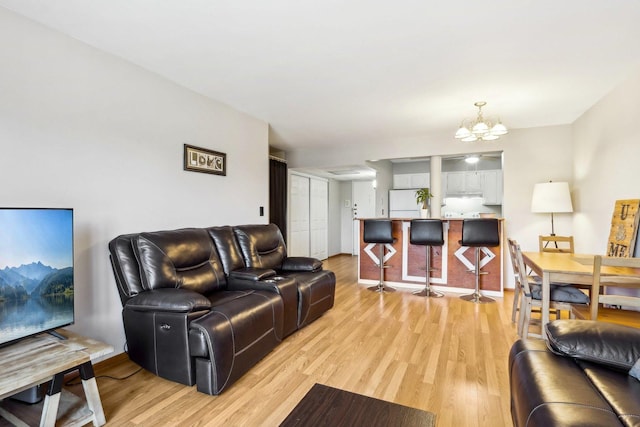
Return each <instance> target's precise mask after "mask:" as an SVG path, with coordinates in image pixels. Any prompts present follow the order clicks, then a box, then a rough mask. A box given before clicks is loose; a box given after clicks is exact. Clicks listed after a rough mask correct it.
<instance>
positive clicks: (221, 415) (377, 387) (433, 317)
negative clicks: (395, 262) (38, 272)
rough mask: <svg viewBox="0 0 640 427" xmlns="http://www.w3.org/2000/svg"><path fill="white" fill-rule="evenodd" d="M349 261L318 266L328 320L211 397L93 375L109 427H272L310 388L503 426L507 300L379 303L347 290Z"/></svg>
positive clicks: (352, 265) (442, 424)
mask: <svg viewBox="0 0 640 427" xmlns="http://www.w3.org/2000/svg"><path fill="white" fill-rule="evenodd" d="M356 261H357V258H355V257H351V256H346V255H341V256H337V257H332V258H330V259H329V260H327V261H325V268H328V269H331V270H333V271H335V273H336V275H337V277H338V281H337V289H336V303H335V306H334V308H333V309H332V310H330V311H329V312H327V313H325V315H324V316H323V317H322V318H320V319H319V320H317V321H315V322H314V323H313V324H311V325H309V326H307V327H306V328H304V329H302V330H300V331H298V332H297V333H295V334H294V335H292V336H290V337H288V338H287V339H286V340H285V341H284V342H283V343H282V344H281V345H280V346H278V347H277V348H276V349H275V350H274V351H273V352H272V353H270V354H269V355H268V356H267V357H266V358H265V359H263V360H262V361H261V362H260V363H259V364H258V365H256V366H255V367H254V368H253V369H251V371H249V373H247V374H246V375H244V377H242V378H241V379H240V380H239V381H238V382H236V383H235V384H234V385H232V386H231V388H230V389H228V390H227V391H225V392H224V393H223V394H222V395H220V396H209V395H205V394H203V393H198V392H197V391H196V389H195V386H194V387H186V386H183V385H180V384H176V383H173V382H170V381H167V380H164V379H161V378H158V377H156V376H154V375H152V374H150V373H148V372H146V371H141V372H139V373H137V374H135V375H133V376H132V377H130V378H128V379H126V380H122V381H117V380H113V379H108V378H102V377H100V376H103V375H111V376H115V377H121V376H125V375H126V374H128V373H131V372H133V371H135V370H136V369H137V368H138V366H137V365H135V364H134V363H132V362H130V361H129V360H128V358H126V356H124V355H121V356H116V357H114V358H112V359H110V360H107V361H104V362H102V363H100V364H98V365H97V367H96V375H98V386H99V389H100V394H101V396H102V403H103V407H104V412H105V415H106V418H107V425H113V426H116V425H117V426H177V425H185V426H277V425H278V424H280V422H282V421H283V420H284V419H285V418H286V416H287V414H288V413H289V412H290V411H291V410H292V409H293V408H294V407H295V405H296V404H297V403H298V401H300V400H301V399H302V397H303V396H304V395H305V394H306V392H307V391H308V390H309V389H310V388H311V387H312V386H313V384H314V383H321V384H325V385H328V386H331V387H336V388H341V389H344V390H348V391H351V392H354V393H360V394H364V395H367V396H371V397H376V398H379V399H384V400H388V401H391V402H396V403H399V404H402V405H407V406H411V407H414V408H419V409H423V410H426V411H430V412H433V413H435V414H437V425H438V426H439V427H446V426H466V427H473V426H487V427H496V426H510V425H511V415H510V408H509V382H508V381H509V380H508V370H507V358H508V352H509V348H510V347H511V344H512V343H513V342H514V341H515V340H516V339H517V333H516V328H515V325H514V324H512V323H511V304H512V301H513V300H512V298H513V294H512V293H511V292H507V294H506V296H505V298H503V299H498V301H497V302H496V303H492V304H483V305H476V304H473V303H470V302H466V301H462V300H460V299H459V298H458V295H457V294H447V295H446V296H445V297H444V298H438V299H425V298H421V297H417V296H414V295H412V294H411V293H409V292H395V293H391V294H385V295H379V294H377V293H374V292H370V291H367V290H366V288H365V287H364V286H359V285H357V283H356V279H357V270H356Z"/></svg>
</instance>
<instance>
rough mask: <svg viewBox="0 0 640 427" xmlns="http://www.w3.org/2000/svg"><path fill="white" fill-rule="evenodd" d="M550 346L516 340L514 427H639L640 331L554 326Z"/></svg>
mask: <svg viewBox="0 0 640 427" xmlns="http://www.w3.org/2000/svg"><path fill="white" fill-rule="evenodd" d="M545 331H546V335H547V338H548V340H547V342H545V341H543V340H518V341H516V342H515V344H514V345H513V346H512V348H511V352H510V354H509V379H510V388H511V415H512V418H513V425H514V426H516V427H525V426H526V427H542V426H544V427H554V426H575V427H578V426H580V427H583V426H602V427H605V426H606V427H612V426H640V380H638V379H636V378H635V377H633V376H631V375H630V374H629V371H630V369H631V367H632V366H634V364H635V363H636V362H637V360H638V359H639V358H640V329H636V328H632V327H627V326H622V325H616V324H611V323H604V322H596V321H587V320H571V319H563V320H555V321H553V322H551V323H549V324H548V325H547V326H546V328H545Z"/></svg>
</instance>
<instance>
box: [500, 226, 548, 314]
mask: <svg viewBox="0 0 640 427" xmlns="http://www.w3.org/2000/svg"><path fill="white" fill-rule="evenodd" d="M507 248H508V249H509V258H510V259H511V267H512V268H513V275H514V282H515V286H514V288H513V308H512V309H511V323H516V319H517V315H518V311H519V310H520V308H519V306H520V293H521V292H522V286H521V285H520V284H519V281H520V271H519V266H518V258H517V256H516V250H517V242H516V241H515V240H514V239H509V238H507ZM527 280H528V281H529V282H533V283H536V281H537V282H538V283H540V281H542V279H541V278H540V277H537V276H535V277H534V276H530V275H528V274H527Z"/></svg>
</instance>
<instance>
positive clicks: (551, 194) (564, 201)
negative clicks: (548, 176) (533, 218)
mask: <svg viewBox="0 0 640 427" xmlns="http://www.w3.org/2000/svg"><path fill="white" fill-rule="evenodd" d="M531 212H533V213H562V212H573V205H572V204H571V193H570V192H569V183H568V182H543V183H540V184H536V185H535V186H534V187H533V197H532V198H531Z"/></svg>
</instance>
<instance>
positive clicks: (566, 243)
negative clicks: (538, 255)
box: [538, 235, 574, 254]
mask: <svg viewBox="0 0 640 427" xmlns="http://www.w3.org/2000/svg"><path fill="white" fill-rule="evenodd" d="M538 245H539V247H540V252H560V253H567V254H572V253H574V249H573V236H553V235H551V236H538Z"/></svg>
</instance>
